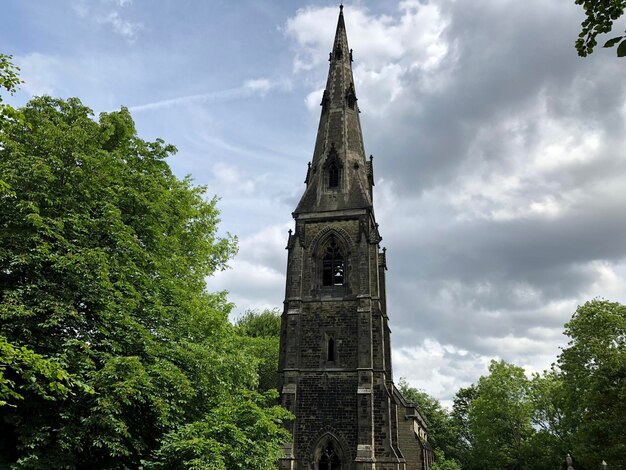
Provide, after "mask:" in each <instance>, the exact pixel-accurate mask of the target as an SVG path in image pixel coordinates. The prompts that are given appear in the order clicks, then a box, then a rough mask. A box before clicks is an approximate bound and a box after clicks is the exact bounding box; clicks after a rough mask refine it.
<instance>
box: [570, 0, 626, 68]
mask: <svg viewBox="0 0 626 470" xmlns="http://www.w3.org/2000/svg"><path fill="white" fill-rule="evenodd" d="M576 4H577V5H582V6H583V8H584V10H585V15H586V18H585V20H584V21H583V22H582V25H581V26H582V30H581V32H580V34H579V35H578V39H577V40H576V50H577V51H578V55H580V56H581V57H586V56H587V55H589V54H591V53H592V52H593V49H594V47H595V46H596V45H597V43H598V42H597V36H598V34H606V33H609V32H611V29H612V28H613V23H614V22H615V20H617V19H618V18H619V17H620V16H622V15H623V14H624V10H625V9H626V0H576ZM616 45H617V56H618V57H624V56H626V35H622V36H616V37H613V38H611V39H609V40H608V41H606V42H605V44H604V47H614V46H616Z"/></svg>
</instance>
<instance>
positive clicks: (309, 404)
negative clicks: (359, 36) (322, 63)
mask: <svg viewBox="0 0 626 470" xmlns="http://www.w3.org/2000/svg"><path fill="white" fill-rule="evenodd" d="M352 60H353V57H352V50H351V49H350V48H349V47H348V39H347V35H346V27H345V23H344V16H343V6H342V7H340V13H339V21H338V23H337V30H336V34H335V40H334V43H333V47H332V52H331V53H330V57H329V62H330V68H329V72H328V80H327V82H326V89H325V90H324V94H323V96H322V101H321V108H322V110H321V117H320V123H319V128H318V131H317V140H316V142H315V150H314V152H313V159H312V161H311V162H310V163H309V165H308V170H307V174H306V179H305V183H306V189H305V190H304V194H303V195H302V198H301V200H300V202H299V204H298V206H297V208H296V210H295V211H294V213H293V217H294V219H295V231H294V232H293V233H292V232H291V230H290V231H289V240H288V243H287V249H288V261H287V281H286V284H287V285H286V290H285V302H284V312H283V315H282V326H281V338H280V360H279V376H280V391H281V402H282V405H283V406H284V407H285V408H286V409H288V410H289V411H291V412H292V413H293V414H294V415H295V417H296V418H295V420H294V421H292V422H289V423H287V428H288V430H289V432H290V433H291V436H292V439H291V441H290V442H289V443H287V444H286V445H285V457H284V458H282V459H281V460H280V461H279V464H278V465H279V468H280V469H282V470H296V469H297V470H337V469H341V470H366V469H367V470H426V469H428V468H429V467H430V463H431V462H432V452H431V450H430V446H429V445H428V443H427V434H426V427H425V425H424V421H423V419H422V417H421V416H420V415H419V412H418V411H417V409H416V408H415V407H414V406H413V405H411V404H409V403H407V402H406V401H404V399H403V398H402V396H401V394H400V392H399V391H398V389H397V388H396V387H395V386H394V383H393V376H392V369H391V346H390V337H389V334H390V330H389V326H388V318H387V305H386V300H385V271H386V269H387V267H386V262H385V250H384V249H383V250H381V249H380V241H381V240H382V238H381V236H380V234H379V231H378V224H377V223H376V219H375V217H374V206H373V187H374V173H373V166H372V157H370V158H369V159H366V157H365V151H364V147H363V136H362V133H361V124H360V121H359V112H360V111H359V106H358V101H357V95H356V90H355V87H354V79H353V76H352Z"/></svg>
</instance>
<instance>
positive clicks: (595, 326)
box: [558, 299, 626, 468]
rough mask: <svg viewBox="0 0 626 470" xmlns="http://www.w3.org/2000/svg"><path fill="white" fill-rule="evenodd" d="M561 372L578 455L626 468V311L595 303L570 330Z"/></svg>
mask: <svg viewBox="0 0 626 470" xmlns="http://www.w3.org/2000/svg"><path fill="white" fill-rule="evenodd" d="M565 334H566V335H567V336H569V338H570V341H569V343H568V346H567V347H566V348H564V349H563V351H562V353H561V355H560V357H559V361H558V365H559V367H560V368H561V371H562V372H561V375H562V380H563V385H562V386H563V394H564V400H565V408H566V411H567V422H568V424H569V426H570V429H571V432H572V451H571V453H572V455H573V456H575V457H576V458H577V459H578V461H580V462H581V463H582V464H583V465H585V466H587V467H589V468H593V466H594V465H597V463H598V462H601V461H602V460H605V461H606V462H607V463H608V464H609V468H626V306H624V305H621V304H619V303H615V302H608V301H605V300H597V299H596V300H592V301H590V302H587V303H586V304H584V305H582V306H580V307H578V309H577V310H576V313H575V314H574V316H573V317H572V319H571V320H570V322H568V323H567V324H566V325H565Z"/></svg>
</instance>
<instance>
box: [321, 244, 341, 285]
mask: <svg viewBox="0 0 626 470" xmlns="http://www.w3.org/2000/svg"><path fill="white" fill-rule="evenodd" d="M344 267H345V262H344V258H343V254H342V253H341V249H340V248H339V245H338V244H337V240H336V239H335V237H331V238H330V240H329V241H328V243H327V245H326V251H325V253H324V260H323V284H324V285H325V286H341V285H343V274H344Z"/></svg>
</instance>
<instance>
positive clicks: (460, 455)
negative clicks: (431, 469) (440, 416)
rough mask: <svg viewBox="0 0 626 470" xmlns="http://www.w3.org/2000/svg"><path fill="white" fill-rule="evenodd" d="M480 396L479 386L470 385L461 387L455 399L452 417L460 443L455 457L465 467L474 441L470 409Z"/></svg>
mask: <svg viewBox="0 0 626 470" xmlns="http://www.w3.org/2000/svg"><path fill="white" fill-rule="evenodd" d="M477 396H478V387H477V386H476V385H473V384H472V385H470V386H469V387H465V388H460V389H459V390H458V391H457V392H456V394H455V396H454V399H453V402H452V403H453V404H452V413H451V419H452V423H453V426H454V427H455V429H456V430H457V433H458V444H457V449H456V451H455V457H456V458H457V459H458V460H459V461H460V462H461V463H462V465H463V467H467V468H469V466H468V465H467V463H468V462H469V458H470V451H471V447H472V442H473V441H474V439H473V436H472V432H471V429H470V425H469V409H470V406H471V404H472V402H473V401H474V399H475V398H476V397H477Z"/></svg>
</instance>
